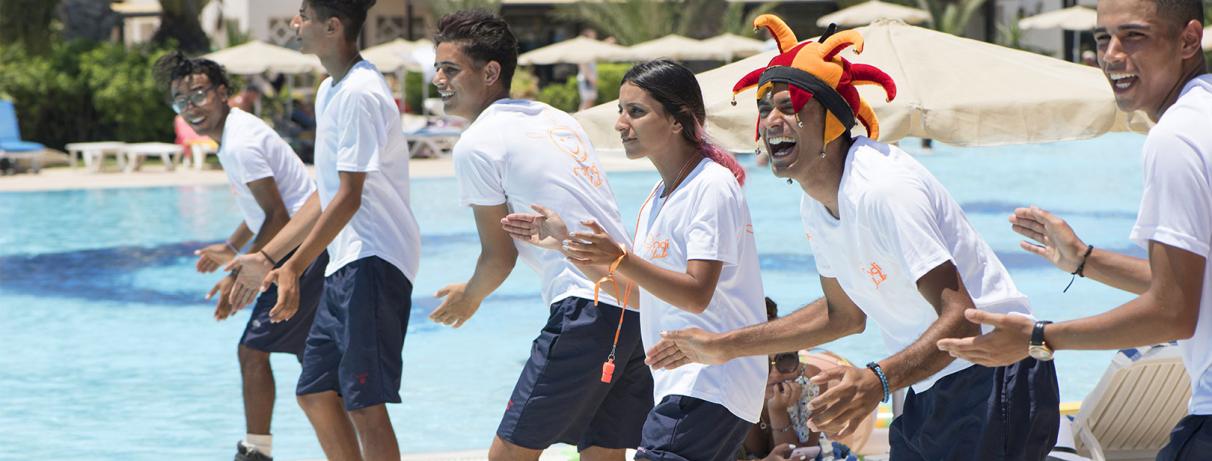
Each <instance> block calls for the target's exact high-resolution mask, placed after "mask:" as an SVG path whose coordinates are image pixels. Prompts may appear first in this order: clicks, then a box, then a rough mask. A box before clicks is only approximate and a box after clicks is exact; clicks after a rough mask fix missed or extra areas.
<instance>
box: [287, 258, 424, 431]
mask: <svg viewBox="0 0 1212 461" xmlns="http://www.w3.org/2000/svg"><path fill="white" fill-rule="evenodd" d="M411 308H412V283H411V282H409V281H408V278H407V277H405V276H404V273H403V272H400V270H399V269H397V268H396V266H393V265H392V264H391V263H389V262H387V261H384V260H382V259H380V258H378V257H374V256H370V257H366V258H362V259H359V260H357V261H354V262H351V263H349V264H347V265H345V266H344V267H342V268H340V269H338V270H337V271H336V272H334V273H333V274H332V275H330V276H328V277H327V278H326V279H325V280H324V295H323V299H322V301H321V302H320V306H319V308H317V310H316V320H315V323H314V324H313V325H312V327H311V334H310V335H309V336H308V337H307V349H305V350H304V352H303V371H302V372H301V373H300V374H299V385H298V387H297V388H296V389H295V393H296V394H298V395H304V394H314V393H317V392H325V391H335V392H336V393H338V394H340V395H341V399H342V400H344V402H345V409H346V410H348V411H353V410H357V409H361V408H366V407H370V406H374V405H379V404H383V403H388V402H391V403H400V368H401V362H402V359H401V357H400V354H401V352H402V351H403V349H404V334H405V333H406V332H407V330H408V313H409V311H410V310H411Z"/></svg>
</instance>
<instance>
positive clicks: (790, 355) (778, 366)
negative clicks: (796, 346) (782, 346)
mask: <svg viewBox="0 0 1212 461" xmlns="http://www.w3.org/2000/svg"><path fill="white" fill-rule="evenodd" d="M770 366H771V367H772V368H774V369H775V370H778V371H779V373H794V372H795V371H797V370H799V369H800V354H799V353H798V352H780V353H778V354H774V358H772V359H770Z"/></svg>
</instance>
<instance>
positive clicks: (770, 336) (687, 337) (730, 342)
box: [647, 277, 867, 369]
mask: <svg viewBox="0 0 1212 461" xmlns="http://www.w3.org/2000/svg"><path fill="white" fill-rule="evenodd" d="M821 287H822V288H824V291H825V297H824V298H821V299H818V300H816V301H813V302H811V303H809V304H808V305H807V306H804V307H803V308H801V309H800V310H798V311H795V312H793V313H791V314H790V315H787V316H785V317H781V318H779V319H776V320H774V321H771V322H766V323H761V324H758V325H753V326H749V327H745V328H741V329H737V330H733V331H731V332H727V333H708V332H705V331H702V330H701V329H697V328H689V329H685V330H678V331H670V332H665V333H664V334H663V337H662V339H661V341H660V342H658V343H657V345H655V346H653V347H652V348H651V349H649V350H648V359H647V363H648V364H649V365H651V366H652V367H653V368H658V369H659V368H677V367H680V366H682V365H685V364H687V363H691V362H695V363H706V364H709V365H715V364H720V363H724V362H727V361H729V360H732V359H734V358H737V357H746V356H751V355H768V354H773V353H778V352H786V351H794V350H800V349H807V348H810V347H815V346H818V345H821V344H824V343H827V342H830V341H833V340H835V339H838V338H841V337H844V336H849V335H852V334H856V333H861V332H862V331H863V330H864V329H866V325H867V315H866V314H864V313H863V311H862V310H861V309H859V307H858V306H857V305H855V304H854V301H853V300H851V299H850V296H848V295H846V292H845V291H843V290H842V287H841V285H839V284H838V282H837V279H834V278H827V277H821Z"/></svg>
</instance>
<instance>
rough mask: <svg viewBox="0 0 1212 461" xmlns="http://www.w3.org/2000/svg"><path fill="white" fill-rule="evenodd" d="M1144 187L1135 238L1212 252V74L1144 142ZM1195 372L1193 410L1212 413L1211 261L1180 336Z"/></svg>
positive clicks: (1193, 85)
mask: <svg viewBox="0 0 1212 461" xmlns="http://www.w3.org/2000/svg"><path fill="white" fill-rule="evenodd" d="M1144 170H1145V189H1144V193H1143V195H1142V196H1141V201H1140V213H1139V215H1138V216H1137V218H1136V225H1135V226H1134V227H1133V228H1132V234H1131V239H1132V241H1133V242H1136V243H1137V244H1138V245H1140V246H1141V247H1144V248H1145V249H1148V245H1149V241H1150V240H1152V241H1156V242H1158V243H1162V244H1165V245H1169V246H1172V247H1176V248H1180V249H1183V250H1186V251H1190V252H1192V253H1195V254H1198V255H1200V256H1203V257H1204V258H1205V259H1208V258H1209V257H1212V252H1210V251H1209V246H1210V245H1212V76H1209V75H1203V76H1200V77H1199V78H1196V79H1194V80H1192V81H1190V82H1187V84H1186V85H1185V86H1184V87H1183V90H1182V93H1181V94H1180V95H1179V97H1178V100H1177V101H1175V103H1174V105H1173V106H1170V108H1169V109H1167V110H1166V112H1165V113H1164V114H1162V116H1161V119H1159V120H1158V121H1157V126H1155V127H1153V129H1151V130H1149V136H1148V138H1146V139H1145V147H1144ZM1178 347H1179V349H1180V350H1181V351H1182V354H1183V364H1184V365H1186V367H1187V374H1188V375H1190V376H1191V402H1190V405H1189V411H1190V412H1191V414H1193V415H1209V414H1212V261H1209V263H1208V264H1205V265H1204V289H1203V293H1201V294H1200V301H1199V320H1198V322H1197V323H1196V325H1195V335H1194V336H1192V337H1191V339H1188V340H1185V341H1179V342H1178Z"/></svg>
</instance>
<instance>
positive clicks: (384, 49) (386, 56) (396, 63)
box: [362, 38, 433, 72]
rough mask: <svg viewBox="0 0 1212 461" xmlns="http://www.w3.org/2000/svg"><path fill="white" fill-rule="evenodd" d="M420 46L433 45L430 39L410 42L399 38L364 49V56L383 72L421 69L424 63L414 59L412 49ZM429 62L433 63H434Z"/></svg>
mask: <svg viewBox="0 0 1212 461" xmlns="http://www.w3.org/2000/svg"><path fill="white" fill-rule="evenodd" d="M419 46H433V45H432V44H431V43H429V42H428V41H422V42H410V41H408V40H404V39H402V38H397V39H395V40H392V41H390V42H387V43H384V44H382V45H375V46H372V47H370V48H367V49H365V50H362V58H364V59H366V60H367V61H370V63H371V64H374V65H375V67H378V68H379V70H380V71H382V72H395V71H398V70H411V71H419V70H421V68H422V67H423V66H422V64H421V63H419V62H417V61H416V60H414V59H412V51H413V50H414V49H416V48H417V47H419ZM427 64H429V65H432V64H433V63H427Z"/></svg>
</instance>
